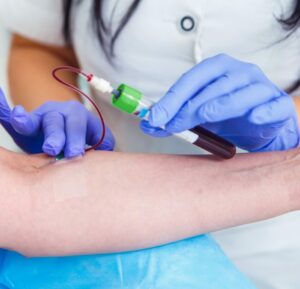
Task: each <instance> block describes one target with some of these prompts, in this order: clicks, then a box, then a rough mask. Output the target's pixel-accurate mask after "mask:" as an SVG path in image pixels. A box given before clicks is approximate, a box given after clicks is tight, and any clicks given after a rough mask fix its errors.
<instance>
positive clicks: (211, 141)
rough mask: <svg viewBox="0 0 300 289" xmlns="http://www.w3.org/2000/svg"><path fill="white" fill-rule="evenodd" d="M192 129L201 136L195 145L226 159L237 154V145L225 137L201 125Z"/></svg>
mask: <svg viewBox="0 0 300 289" xmlns="http://www.w3.org/2000/svg"><path fill="white" fill-rule="evenodd" d="M191 131H192V132H193V133H196V134H197V135H198V136H199V137H198V139H197V140H196V141H195V142H194V145H196V146H198V147H200V148H203V149H205V150H206V151H208V152H210V153H212V154H214V155H216V156H219V157H221V158H224V159H231V158H233V157H234V156H235V154H236V147H235V145H234V144H232V143H231V142H229V141H227V140H225V139H224V138H222V137H220V136H218V135H216V134H214V133H212V132H211V131H209V130H207V129H205V128H203V127H201V126H196V127H195V128H193V129H191Z"/></svg>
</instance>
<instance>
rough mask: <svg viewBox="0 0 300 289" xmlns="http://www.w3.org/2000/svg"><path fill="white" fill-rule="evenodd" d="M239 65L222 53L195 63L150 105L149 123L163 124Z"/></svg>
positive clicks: (153, 124)
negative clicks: (189, 101) (163, 94)
mask: <svg viewBox="0 0 300 289" xmlns="http://www.w3.org/2000/svg"><path fill="white" fill-rule="evenodd" d="M239 65H241V64H240V63H239V62H238V61H236V60H234V59H233V58H231V57H229V56H227V55H224V54H221V55H218V56H215V57H212V58H208V59H206V60H204V61H203V62H201V63H200V64H198V65H196V66H195V67H193V68H192V69H191V70H190V71H188V72H187V73H185V74H184V75H183V76H182V77H181V78H180V79H179V80H178V81H177V82H176V83H175V84H174V85H173V86H172V87H171V89H170V90H169V91H168V92H167V94H166V95H165V96H164V97H163V98H162V99H161V100H160V101H159V102H158V103H157V104H156V105H154V106H153V107H152V109H151V111H150V115H149V122H150V124H151V125H152V126H154V127H159V126H163V125H165V124H166V123H168V122H169V121H170V120H171V119H172V118H173V117H174V116H175V115H176V114H177V112H178V111H179V110H180V109H181V107H182V106H183V105H184V104H185V103H186V102H187V101H188V100H189V99H191V98H193V97H194V96H195V95H196V94H198V93H199V92H200V91H201V90H202V89H203V88H204V87H206V86H207V85H209V84H211V83H213V82H214V81H215V80H216V79H218V78H220V77H221V76H223V75H224V74H226V73H227V72H228V71H230V70H232V69H236V67H237V66H239Z"/></svg>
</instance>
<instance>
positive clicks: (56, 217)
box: [0, 151, 300, 255]
mask: <svg viewBox="0 0 300 289" xmlns="http://www.w3.org/2000/svg"><path fill="white" fill-rule="evenodd" d="M14 157H16V156H14ZM17 157H18V158H20V159H22V160H23V158H28V157H24V156H17ZM27 160H28V159H27ZM48 161H49V160H48V159H45V158H41V159H39V158H35V159H34V161H32V162H31V164H32V165H31V166H30V167H29V168H28V167H27V166H26V161H24V163H25V164H24V167H23V168H22V169H21V173H20V170H18V174H17V175H18V178H17V179H18V181H17V182H15V183H14V186H16V189H15V190H14V194H13V195H12V197H10V196H9V195H8V196H6V197H7V198H8V199H9V201H8V205H9V206H12V210H15V213H16V215H17V216H18V218H19V219H14V215H13V214H12V213H10V214H9V217H10V218H11V220H10V226H8V225H5V224H4V225H3V224H2V223H3V220H0V224H1V226H2V227H0V229H1V231H0V232H3V231H2V228H3V227H4V228H6V230H7V232H8V234H9V235H8V236H6V237H5V238H4V239H5V242H6V243H5V244H4V245H6V246H7V247H10V248H12V249H15V250H18V251H20V252H22V253H24V254H28V255H67V254H78V253H79V254H82V253H96V252H97V253H101V252H113V251H123V250H132V249H138V248H144V247H149V246H154V245H159V244H163V243H167V242H171V241H175V240H179V239H182V238H186V237H190V236H194V235H197V234H202V233H206V232H210V231H214V230H218V229H222V228H226V227H229V226H235V225H239V224H244V223H249V222H253V221H257V220H261V219H265V218H269V217H273V216H277V215H280V214H283V213H286V212H288V211H291V210H296V209H298V207H299V199H300V197H299V196H298V192H297V190H296V189H297V186H298V181H297V177H296V175H297V174H298V171H299V168H298V167H299V162H300V161H299V160H298V157H297V152H296V151H291V152H287V153H268V154H252V155H240V156H237V157H236V158H235V159H233V160H230V161H225V162H221V161H214V160H212V159H209V158H204V157H179V156H161V155H159V156H158V155H157V156H153V155H151V156H150V155H148V156H146V155H128V154H121V153H99V152H98V153H97V152H92V153H89V154H87V156H86V157H84V158H83V159H81V160H77V161H72V162H69V163H58V164H56V165H46V164H47V163H48ZM27 163H28V162H27ZM44 165H46V166H45V167H43V166H44ZM34 167H35V168H34ZM40 167H43V168H42V169H39V168H40ZM24 168H26V169H24ZM25 177H26V178H25ZM1 182H2V181H1ZM11 185H13V183H12V184H11ZM0 186H1V188H2V187H3V184H2V183H1V184H0ZM0 190H2V189H0ZM0 199H1V196H0ZM17 200H18V203H17V204H15V202H16V201H17ZM0 206H1V203H0ZM3 214H5V212H4V213H3ZM3 214H2V215H3ZM0 216H1V209H0ZM0 241H1V239H0Z"/></svg>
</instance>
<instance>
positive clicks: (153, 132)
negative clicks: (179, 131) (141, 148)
mask: <svg viewBox="0 0 300 289" xmlns="http://www.w3.org/2000/svg"><path fill="white" fill-rule="evenodd" d="M140 128H141V130H142V131H143V132H144V133H145V134H147V135H150V136H154V137H168V136H171V135H172V134H171V133H169V132H167V131H165V130H163V129H161V128H157V127H153V126H151V125H150V124H149V122H148V121H145V120H143V121H141V124H140Z"/></svg>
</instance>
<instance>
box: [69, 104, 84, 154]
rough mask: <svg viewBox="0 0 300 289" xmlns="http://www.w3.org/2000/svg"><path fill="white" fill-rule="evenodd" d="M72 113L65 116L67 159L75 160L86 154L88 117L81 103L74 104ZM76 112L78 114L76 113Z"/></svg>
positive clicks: (71, 109)
mask: <svg viewBox="0 0 300 289" xmlns="http://www.w3.org/2000/svg"><path fill="white" fill-rule="evenodd" d="M70 105H72V106H73V105H74V107H73V108H70V113H69V114H67V115H65V116H64V117H65V131H66V146H65V157H66V158H74V157H78V156H82V155H84V153H85V144H86V134H87V123H88V116H87V111H86V108H85V107H84V106H83V105H82V104H80V103H76V102H74V103H72V104H70ZM74 112H76V113H74Z"/></svg>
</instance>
